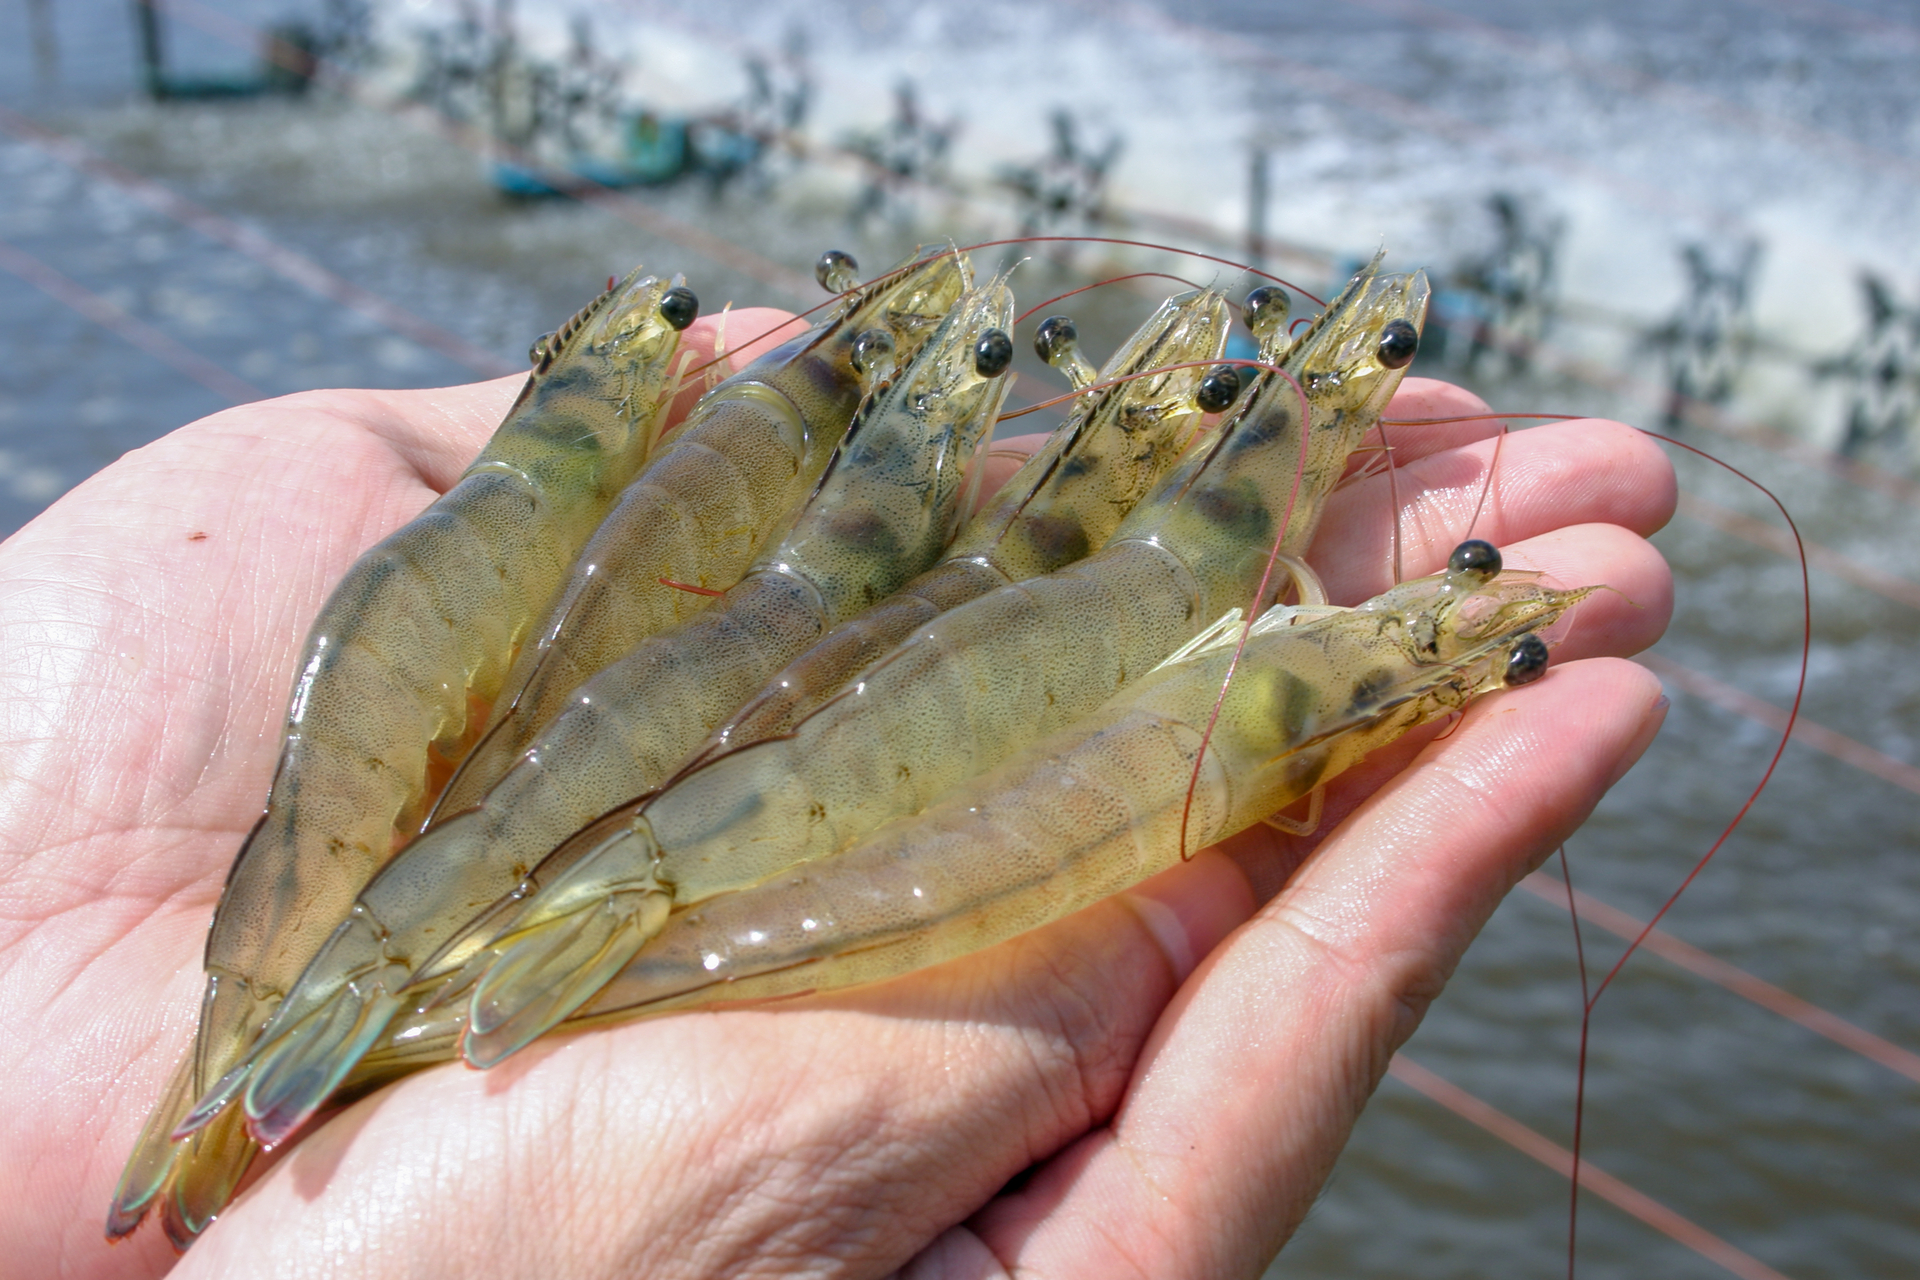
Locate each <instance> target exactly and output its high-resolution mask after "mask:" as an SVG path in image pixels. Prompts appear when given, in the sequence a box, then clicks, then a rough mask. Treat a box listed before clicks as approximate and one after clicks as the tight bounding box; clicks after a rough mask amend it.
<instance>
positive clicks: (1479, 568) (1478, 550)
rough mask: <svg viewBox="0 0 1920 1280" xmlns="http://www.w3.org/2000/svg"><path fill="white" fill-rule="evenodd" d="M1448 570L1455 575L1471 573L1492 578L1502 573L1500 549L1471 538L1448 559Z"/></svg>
mask: <svg viewBox="0 0 1920 1280" xmlns="http://www.w3.org/2000/svg"><path fill="white" fill-rule="evenodd" d="M1447 568H1448V569H1450V570H1451V571H1452V572H1454V573H1471V574H1473V575H1474V576H1475V577H1479V578H1491V577H1493V576H1494V575H1495V574H1497V573H1499V572H1500V548H1498V547H1496V546H1494V545H1493V544H1492V543H1491V542H1483V541H1481V540H1480V539H1479V538H1469V539H1467V540H1466V541H1465V542H1463V543H1461V544H1460V545H1459V546H1457V547H1455V548H1454V549H1453V554H1452V555H1450V556H1448V557H1447Z"/></svg>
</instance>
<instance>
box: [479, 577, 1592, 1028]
mask: <svg viewBox="0 0 1920 1280" xmlns="http://www.w3.org/2000/svg"><path fill="white" fill-rule="evenodd" d="M1499 571H1500V560H1499V553H1498V552H1497V551H1495V550H1494V549H1493V548H1492V547H1491V546H1489V545H1488V544H1487V543H1484V542H1468V543H1465V544H1463V545H1462V547H1461V548H1460V549H1459V550H1457V551H1455V553H1454V555H1453V558H1452V559H1451V561H1450V562H1449V568H1448V570H1447V571H1446V572H1444V573H1440V574H1436V575H1434V576H1433V577H1429V578H1422V579H1418V580H1416V581H1412V582H1407V583H1404V584H1402V585H1400V586H1398V587H1395V588H1393V589H1392V590H1390V591H1387V592H1386V593H1385V594H1383V595H1380V596H1377V597H1375V598H1374V599H1373V600H1370V601H1368V602H1367V603H1365V604H1363V605H1361V606H1359V607H1358V608H1356V609H1332V608H1327V607H1325V606H1319V607H1316V606H1289V605H1279V606H1276V607H1275V608H1274V609H1272V610H1270V611H1269V612H1268V613H1267V614H1266V615H1265V616H1263V617H1262V618H1261V619H1260V620H1259V621H1258V622H1256V623H1254V624H1253V626H1252V627H1251V628H1247V627H1244V626H1243V625H1242V624H1241V622H1240V619H1239V614H1238V611H1237V610H1236V611H1234V612H1231V613H1229V614H1228V615H1227V616H1226V617H1224V618H1223V619H1221V621H1220V623H1218V624H1216V626H1215V627H1214V628H1212V629H1211V630H1210V631H1209V632H1208V633H1205V634H1204V635H1203V636H1202V637H1201V638H1200V639H1199V640H1197V641H1196V642H1195V643H1193V644H1191V645H1189V646H1187V647H1186V648H1185V649H1183V650H1182V651H1181V652H1180V653H1178V654H1176V655H1175V656H1174V657H1172V658H1170V659H1168V660H1167V661H1166V662H1165V663H1163V664H1162V665H1161V666H1160V667H1159V668H1157V669H1156V670H1155V671H1153V672H1152V673H1150V674H1148V675H1146V676H1144V677H1143V678H1142V679H1140V680H1139V681H1137V682H1136V683H1135V684H1133V685H1132V686H1131V687H1129V688H1128V689H1126V690H1124V691H1123V692H1122V693H1120V694H1119V695H1118V696H1116V697H1115V698H1113V699H1112V700H1110V701H1109V702H1108V703H1107V704H1106V705H1105V706H1103V707H1102V708H1100V710H1099V711H1098V712H1096V713H1095V714H1094V715H1091V716H1089V717H1086V718H1085V719H1083V720H1081V721H1079V722H1077V723H1076V724H1074V725H1073V726H1072V727H1071V728H1069V729H1067V730H1066V731H1064V732H1062V733H1060V734H1058V735H1056V736H1054V737H1052V738H1051V739H1049V740H1047V741H1045V742H1042V743H1039V744H1037V745H1035V746H1033V747H1031V748H1029V749H1028V750H1027V751H1025V752H1023V753H1021V754H1020V755H1019V756H1017V757H1015V758H1014V759H1012V760H1010V761H1008V762H1007V763H1005V764H1003V765H1001V766H999V767H998V768H996V769H995V770H993V771H991V772H989V773H986V774H983V775H981V776H979V777H976V778H974V779H972V780H970V781H969V782H967V783H966V784H965V785H963V786H962V787H960V788H959V789H957V790H955V791H953V792H951V793H949V794H948V795H947V796H946V797H944V798H943V799H941V800H940V801H939V802H938V803H937V804H936V805H934V806H933V807H931V808H930V809H928V810H926V811H925V812H923V813H921V814H919V815H916V816H914V817H911V818H905V819H900V820H896V821H895V822H893V823H891V824H889V825H888V826H887V827H885V828H884V829H882V830H880V831H878V832H876V833H875V834H874V835H872V836H870V837H869V838H868V839H867V840H865V841H864V842H862V843H861V844H859V845H858V846H856V847H854V848H852V849H850V850H847V851H846V852H843V853H840V854H837V855H835V856H833V857H831V858H827V859H824V860H822V861H820V862H816V863H813V864H810V865H808V866H806V867H803V868H799V869H797V870H795V871H793V872H790V873H788V874H784V875H780V876H776V877H774V878H772V879H771V880H768V881H766V882H764V883H762V884H759V885H755V886H752V887H750V888H747V889H742V890H738V891H736V892H733V893H730V894H726V895H723V896H720V897H717V898H714V899H711V900H709V901H708V902H706V903H703V904H701V905H699V906H697V907H693V908H690V909H687V910H685V911H678V912H675V913H674V914H673V916H672V917H671V918H670V919H669V921H668V923H667V925H666V927H665V929H664V930H663V931H662V932H661V933H660V935H659V936H658V937H656V938H655V939H653V940H652V941H651V942H649V943H648V944H647V946H646V947H645V948H643V949H642V950H641V951H640V952H639V954H638V955H636V956H635V957H634V958H633V959H632V960H631V961H630V962H629V963H628V964H627V965H626V966H625V968H624V969H623V970H622V971H621V972H620V973H619V974H618V975H617V976H616V977H615V978H614V979H613V981H612V982H610V983H609V984H608V985H607V987H606V988H605V989H604V990H602V991H601V992H600V994H599V995H597V996H596V997H595V998H594V999H593V1000H592V1002H590V1003H589V1004H588V1005H587V1006H586V1007H585V1008H584V1009H582V1010H581V1011H580V1014H579V1015H578V1016H577V1017H576V1019H575V1020H574V1023H573V1024H572V1025H585V1024H587V1023H590V1022H593V1021H601V1020H613V1019H625V1018H631V1017H633V1016H635V1015H637V1014H641V1013H653V1012H659V1011H664V1010H667V1009H673V1008H679V1007H684V1006H686V1005H688V1004H696V1003H710V1002H712V1001H714V1000H732V999H741V998H760V997H766V996H772V995H783V994H791V993H796V992H800V991H810V990H822V989H828V988H833V987H842V986H848V985H851V984H854V983H863V982H872V981H877V980H879V979H883V978H889V977H894V976H897V975H899V974H903V973H907V972H910V971H912V970H915V969H919V968H924V967H926V966H928V965H932V964H937V963H939V962H941V961H943V960H948V959H952V958H954V957H957V956H961V955H966V954H968V953H970V952H973V951H977V950H979V949H981V948H983V947H987V946H990V945H992V944H993V943H995V942H999V941H1002V940H1004V939H1006V938H1010V937H1013V936H1014V935H1016V934H1019V933H1024V932H1026V931H1027V930H1029V929H1034V928H1037V927H1039V926H1040V925H1043V924H1046V923H1048V922H1050V921H1053V920H1057V919H1059V918H1061V917H1063V916H1065V915H1068V914H1070V913H1071V912H1074V911H1077V910H1079V909H1080V908H1082V907H1085V906H1088V905H1090V904H1091V903H1093V902H1096V901H1098V900H1099V899H1101V898H1104V897H1107V896H1109V895H1111V894H1114V893H1118V892H1120V891H1121V890H1123V889H1125V888H1127V887H1129V886H1131V885H1133V884H1136V883H1138V882H1139V881H1141V880H1144V879H1145V878H1146V877H1148V876H1150V875H1152V874H1154V873H1155V872H1157V871H1161V870H1164V869H1165V868H1167V867H1169V866H1172V865H1174V864H1175V863H1177V862H1179V861H1180V860H1181V858H1182V857H1184V856H1187V855H1189V854H1190V853H1191V852H1192V851H1193V850H1194V849H1195V848H1197V847H1200V846H1203V845H1207V844H1211V843H1213V842H1215V841H1217V840H1220V839H1223V838H1225V837H1227V836H1229V835H1231V834H1233V833H1234V832H1236V831H1238V830H1240V829H1242V828H1244V827H1247V826H1250V825H1251V824H1253V823H1255V822H1258V821H1260V820H1262V819H1263V818H1264V817H1265V816H1266V815H1268V814H1272V813H1274V812H1276V811H1277V810H1279V809H1280V808H1282V807H1284V806H1286V805H1287V804H1289V803H1291V802H1293V801H1295V800H1297V799H1300V798H1301V797H1303V796H1306V795H1308V794H1309V793H1312V792H1315V791H1316V790H1317V789H1318V788H1319V787H1321V786H1322V785H1323V784H1325V783H1326V782H1327V781H1328V780H1329V779H1330V778H1332V777H1333V776H1335V775H1336V774H1338V773H1340V772H1342V771H1344V770H1345V769H1347V768H1350V767H1351V766H1353V765H1354V764H1357V763H1358V762H1359V761H1360V760H1361V759H1363V758H1364V757H1365V756H1366V755H1367V754H1368V753H1370V752H1372V751H1375V750H1377V749H1379V748H1380V747H1383V746H1385V745H1387V744H1388V743H1390V742H1392V741H1393V740H1394V739H1396V738H1398V737H1400V736H1401V735H1402V734H1404V733H1406V732H1407V731H1408V730H1409V729H1411V728H1413V727H1414V726H1416V725H1418V724H1421V723H1424V722H1426V721H1429V720H1433V719H1435V718H1437V717H1439V716H1441V715H1443V714H1445V713H1447V712H1449V711H1453V710H1457V709H1459V708H1460V707H1462V706H1464V705H1465V704H1466V702H1467V701H1468V700H1469V699H1470V698H1472V697H1474V696H1475V695H1477V694H1479V693H1481V692H1484V691H1487V690H1490V689H1496V688H1501V687H1505V686H1512V685H1520V684H1526V683H1529V682H1531V681H1533V680H1535V679H1538V678H1539V677H1540V676H1541V675H1543V674H1544V673H1545V671H1546V664H1547V646H1546V644H1545V642H1543V641H1542V640H1541V639H1540V638H1539V636H1538V634H1537V632H1538V631H1539V630H1541V629H1544V628H1545V627H1547V626H1548V625H1550V624H1551V623H1553V622H1554V621H1555V620H1557V619H1558V617H1559V616H1560V614H1561V613H1562V612H1563V611H1564V610H1566V609H1568V608H1570V607H1571V606H1572V605H1574V604H1575V603H1577V602H1578V601H1579V600H1581V599H1583V598H1584V597H1586V596H1587V595H1588V594H1590V593H1591V592H1592V591H1593V590H1595V589H1596V588H1591V587H1588V588H1581V589H1578V590H1572V591H1559V590H1554V589H1552V588H1549V587H1546V586H1543V585H1541V584H1539V583H1538V582H1537V581H1535V580H1534V578H1535V575H1532V574H1516V575H1509V576H1507V577H1504V578H1501V577H1497V576H1496V575H1498V574H1499ZM1303 615H1304V617H1303ZM1243 633H1244V634H1245V635H1246V636H1247V639H1246V647H1245V650H1244V652H1241V653H1239V654H1238V662H1237V663H1236V662H1235V657H1236V650H1237V649H1238V647H1239V644H1240V641H1241V638H1242V635H1243ZM1229 671H1232V672H1234V674H1233V678H1232V680H1231V683H1229V684H1227V685H1226V687H1225V690H1224V693H1223V692H1222V683H1223V681H1224V680H1225V679H1226V677H1227V674H1228V672H1229ZM1216 706H1218V709H1219V714H1218V717H1217V719H1214V718H1213V713H1214V711H1215V708H1216ZM1210 721H1211V728H1209V724H1210ZM485 991H486V987H485V984H484V983H483V985H482V990H481V993H480V995H479V996H478V998H477V999H476V1001H475V1008H474V1011H473V1015H472V1019H471V1023H470V1030H469V1038H472V1037H474V1036H480V1037H485V1036H487V1035H489V1034H490V1033H491V1032H492V1031H493V1029H494V1028H495V1027H496V1026H498V1025H499V1024H497V1023H495V1022H493V1021H492V1019H491V1007H490V1006H489V1005H488V1004H487V1003H486V1000H485Z"/></svg>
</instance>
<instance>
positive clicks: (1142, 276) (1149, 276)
mask: <svg viewBox="0 0 1920 1280" xmlns="http://www.w3.org/2000/svg"><path fill="white" fill-rule="evenodd" d="M1128 280H1171V281H1173V282H1174V283H1175V284H1183V285H1185V286H1187V288H1189V289H1198V288H1201V287H1202V286H1200V285H1199V284H1196V283H1195V282H1194V281H1192V280H1189V279H1187V278H1186V277H1185V276H1176V275H1174V274H1173V273H1172V272H1169V271H1134V272H1130V273H1128V274H1127V275H1124V276H1111V277H1109V278H1108V279H1105V280H1096V281H1094V282H1093V283H1092V284H1083V285H1081V286H1080V287H1079V288H1078V289H1069V290H1067V291H1066V292H1065V293H1060V294H1055V295H1054V296H1053V297H1051V298H1048V299H1047V300H1046V301H1045V302H1036V303H1034V304H1033V305H1032V306H1031V307H1028V308H1027V309H1026V310H1025V311H1022V312H1021V313H1020V314H1019V315H1017V316H1015V317H1014V318H1013V322H1014V323H1015V324H1019V323H1020V322H1021V321H1023V320H1025V319H1026V318H1027V317H1028V316H1030V315H1032V314H1033V313H1034V312H1036V311H1043V310H1045V309H1046V308H1048V307H1051V306H1053V305H1054V304H1055V303H1059V302H1065V301H1066V300H1067V299H1068V298H1071V297H1073V296H1074V295H1075V294H1081V293H1086V292H1088V291H1089V290H1092V289H1104V288H1106V287H1107V286H1108V285H1110V284H1122V283H1124V282H1126V281H1128ZM1227 305H1228V306H1230V307H1232V308H1233V309H1234V310H1235V311H1238V310H1239V309H1240V304H1239V303H1237V302H1234V301H1232V300H1231V299H1228V301H1227Z"/></svg>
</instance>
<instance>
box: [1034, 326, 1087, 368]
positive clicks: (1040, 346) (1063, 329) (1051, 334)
mask: <svg viewBox="0 0 1920 1280" xmlns="http://www.w3.org/2000/svg"><path fill="white" fill-rule="evenodd" d="M1079 342H1080V331H1079V330H1078V329H1076V328H1074V327H1073V321H1072V320H1069V319H1068V318H1067V317H1066V316H1048V317H1047V318H1046V319H1045V320H1042V321H1041V322H1040V327H1039V328H1038V329H1036V330H1034V333H1033V352H1034V354H1035V355H1037V356H1039V357H1040V358H1041V359H1042V360H1045V361H1046V362H1047V363H1048V364H1053V363H1054V362H1055V361H1057V360H1059V359H1060V358H1061V357H1063V356H1065V355H1066V354H1067V353H1068V352H1070V351H1072V350H1073V349H1074V347H1075V346H1077V345H1078V344H1079Z"/></svg>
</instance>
